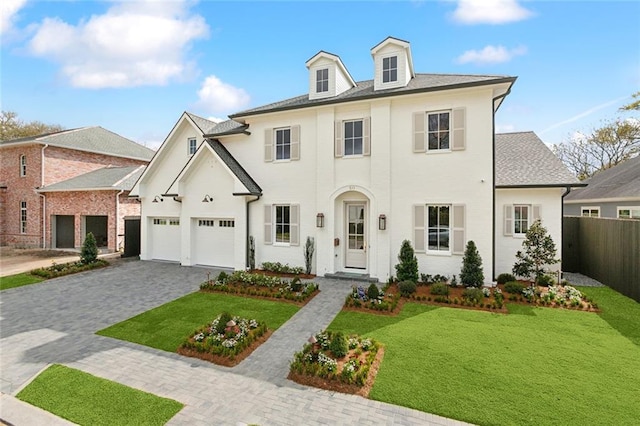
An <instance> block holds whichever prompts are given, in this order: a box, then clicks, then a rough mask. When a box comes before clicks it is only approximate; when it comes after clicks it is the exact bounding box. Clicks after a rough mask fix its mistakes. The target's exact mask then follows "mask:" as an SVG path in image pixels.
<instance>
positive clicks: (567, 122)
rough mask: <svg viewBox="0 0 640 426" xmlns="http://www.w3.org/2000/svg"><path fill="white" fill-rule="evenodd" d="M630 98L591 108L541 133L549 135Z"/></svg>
mask: <svg viewBox="0 0 640 426" xmlns="http://www.w3.org/2000/svg"><path fill="white" fill-rule="evenodd" d="M628 97H629V96H623V97H621V98H617V99H612V100H610V101H607V102H605V103H602V104H600V105H596V106H594V107H591V108H589V109H588V110H586V111H583V112H581V113H579V114H576V115H574V116H573V117H569V118H567V119H566V120H562V121H560V122H558V123H555V124H552V125H551V126H549V127H547V128H546V129H544V130H543V131H541V132H540V134H541V135H543V134H545V133H547V132H549V131H551V130H553V129H557V128H558V127H562V126H564V125H565V124H569V123H573V122H574V121H578V120H580V119H581V118H584V117H587V116H589V115H591V114H593V113H595V112H597V111H599V110H601V109H604V108H607V107H609V106H611V105H614V104H617V103H620V102H622V101H623V100H625V99H627V98H628Z"/></svg>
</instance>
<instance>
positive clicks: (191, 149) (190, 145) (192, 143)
mask: <svg viewBox="0 0 640 426" xmlns="http://www.w3.org/2000/svg"><path fill="white" fill-rule="evenodd" d="M197 150H198V140H197V139H196V138H189V139H187V151H188V153H189V155H193V154H195V153H196V151H197Z"/></svg>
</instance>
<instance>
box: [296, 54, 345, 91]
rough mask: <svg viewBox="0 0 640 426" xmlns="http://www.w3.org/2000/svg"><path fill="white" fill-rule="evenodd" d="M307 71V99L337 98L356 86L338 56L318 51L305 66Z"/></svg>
mask: <svg viewBox="0 0 640 426" xmlns="http://www.w3.org/2000/svg"><path fill="white" fill-rule="evenodd" d="M305 65H306V66H307V68H308V69H309V99H310V100H313V99H324V98H331V97H333V96H337V95H339V94H341V93H343V92H346V91H347V90H349V89H351V88H352V87H355V86H356V82H355V81H353V78H351V75H350V74H349V71H347V68H346V67H345V66H344V64H343V63H342V60H341V59H340V57H339V56H337V55H334V54H332V53H327V52H324V51H322V50H321V51H320V52H318V53H316V54H315V55H314V56H313V57H312V58H311V59H309V60H308V61H307V62H306V64H305Z"/></svg>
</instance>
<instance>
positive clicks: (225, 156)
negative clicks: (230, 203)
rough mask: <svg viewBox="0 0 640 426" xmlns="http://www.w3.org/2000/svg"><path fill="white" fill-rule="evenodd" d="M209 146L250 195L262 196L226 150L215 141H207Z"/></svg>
mask: <svg viewBox="0 0 640 426" xmlns="http://www.w3.org/2000/svg"><path fill="white" fill-rule="evenodd" d="M207 142H208V143H209V146H211V148H213V150H214V151H215V152H216V154H218V157H220V159H221V160H222V161H224V163H225V164H226V165H227V167H229V169H231V171H232V172H233V174H234V175H236V177H237V178H238V179H239V180H240V182H242V184H243V185H244V186H245V187H246V188H247V189H248V190H249V193H251V194H256V195H257V194H262V188H260V185H258V184H257V183H256V181H255V180H253V178H252V177H251V176H250V175H249V173H247V171H246V170H245V169H244V168H243V167H242V166H241V165H240V163H238V160H236V158H235V157H234V156H233V155H231V153H230V152H229V151H227V148H225V147H224V145H222V144H221V143H220V141H219V140H217V139H207Z"/></svg>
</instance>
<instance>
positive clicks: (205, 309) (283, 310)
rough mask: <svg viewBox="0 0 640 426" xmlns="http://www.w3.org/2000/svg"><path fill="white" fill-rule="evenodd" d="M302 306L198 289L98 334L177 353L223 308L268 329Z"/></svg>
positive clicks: (287, 317)
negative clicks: (181, 346) (187, 339)
mask: <svg viewBox="0 0 640 426" xmlns="http://www.w3.org/2000/svg"><path fill="white" fill-rule="evenodd" d="M299 309H300V308H299V307H298V306H296V305H293V304H291V303H284V302H273V301H269V300H261V299H252V298H249V297H237V296H230V295H226V294H220V293H200V292H196V293H191V294H188V295H186V296H184V297H181V298H179V299H176V300H174V301H172V302H169V303H166V304H164V305H162V306H159V307H157V308H155V309H151V310H150V311H147V312H144V313H142V314H140V315H137V316H135V317H133V318H129V319H128V320H126V321H122V322H120V323H118V324H114V325H112V326H111V327H108V328H105V329H103V330H100V331H98V332H97V334H100V335H102V336H109V337H114V338H116V339H120V340H127V341H129V342H134V343H139V344H141V345H145V346H150V347H152V348H156V349H162V350H164V351H168V352H175V351H176V350H177V349H178V346H180V344H181V343H182V342H183V340H184V339H185V338H187V337H188V336H189V335H190V334H191V333H193V332H194V331H195V330H196V329H197V328H199V327H201V326H203V325H205V324H207V323H209V322H211V321H213V320H214V319H215V318H216V317H217V316H218V315H219V314H221V313H222V312H223V311H227V312H229V313H230V314H231V315H237V316H240V317H245V318H254V319H256V320H258V321H265V322H266V323H267V327H269V329H271V330H275V329H277V328H278V327H280V326H281V325H282V324H284V323H285V322H286V321H287V320H288V319H289V318H291V317H292V316H293V315H294V314H295V313H296V312H298V310H299Z"/></svg>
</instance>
